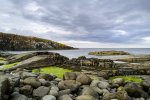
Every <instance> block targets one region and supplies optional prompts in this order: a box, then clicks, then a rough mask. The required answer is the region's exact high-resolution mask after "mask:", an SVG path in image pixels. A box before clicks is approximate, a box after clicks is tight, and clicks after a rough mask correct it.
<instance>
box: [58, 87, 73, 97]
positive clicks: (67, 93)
mask: <svg viewBox="0 0 150 100" xmlns="http://www.w3.org/2000/svg"><path fill="white" fill-rule="evenodd" d="M69 94H71V90H70V89H66V90H61V91H59V92H58V96H59V97H60V96H62V95H69Z"/></svg>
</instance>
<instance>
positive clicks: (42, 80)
mask: <svg viewBox="0 0 150 100" xmlns="http://www.w3.org/2000/svg"><path fill="white" fill-rule="evenodd" d="M39 82H41V84H42V85H43V86H50V85H51V83H50V81H46V80H45V79H39Z"/></svg>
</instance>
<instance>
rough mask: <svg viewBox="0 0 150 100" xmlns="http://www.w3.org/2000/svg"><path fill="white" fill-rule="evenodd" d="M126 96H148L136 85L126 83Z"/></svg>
mask: <svg viewBox="0 0 150 100" xmlns="http://www.w3.org/2000/svg"><path fill="white" fill-rule="evenodd" d="M124 89H125V90H126V91H127V93H128V95H129V96H131V97H137V98H139V97H143V98H148V94H147V93H146V92H144V91H143V90H142V89H141V88H140V87H139V86H138V85H137V84H136V83H127V84H126V85H125V87H124Z"/></svg>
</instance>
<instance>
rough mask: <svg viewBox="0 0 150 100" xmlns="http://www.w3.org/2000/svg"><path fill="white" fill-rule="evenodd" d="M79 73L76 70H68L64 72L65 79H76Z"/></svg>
mask: <svg viewBox="0 0 150 100" xmlns="http://www.w3.org/2000/svg"><path fill="white" fill-rule="evenodd" d="M76 78H77V75H76V73H74V72H66V73H64V79H65V80H76Z"/></svg>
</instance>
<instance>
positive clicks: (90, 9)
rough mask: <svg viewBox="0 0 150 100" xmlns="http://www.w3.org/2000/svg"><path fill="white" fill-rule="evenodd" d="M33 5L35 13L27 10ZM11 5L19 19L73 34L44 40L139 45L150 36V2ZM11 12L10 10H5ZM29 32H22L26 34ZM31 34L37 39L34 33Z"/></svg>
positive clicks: (17, 1)
mask: <svg viewBox="0 0 150 100" xmlns="http://www.w3.org/2000/svg"><path fill="white" fill-rule="evenodd" d="M32 2H34V3H35V4H37V5H38V6H39V7H40V8H39V9H38V10H37V11H35V12H33V13H31V12H29V11H27V10H26V9H25V7H26V6H27V5H28V4H30V3H32ZM7 3H8V4H9V5H12V7H13V8H14V9H15V10H12V11H11V12H12V13H13V14H14V16H16V17H18V16H19V17H21V18H22V19H24V20H29V21H33V22H36V23H39V24H41V23H45V24H46V25H54V26H57V27H60V28H62V29H64V30H66V31H70V32H72V33H73V34H68V35H65V36H63V35H60V36H59V35H58V34H55V33H53V32H47V33H45V37H43V38H49V39H53V40H80V41H93V42H102V43H137V41H139V42H140V41H141V42H142V37H146V36H150V30H148V29H149V27H150V24H149V23H150V0H72V1H70V0H9V1H7ZM0 5H1V4H0ZM11 9H12V8H9V7H8V9H5V10H6V11H8V10H11ZM0 11H2V10H0ZM9 12H10V11H9ZM12 13H10V14H12ZM38 13H42V14H41V15H40V14H39V15H38ZM16 30H19V29H16ZM27 30H28V29H26V30H24V32H23V31H22V30H21V32H22V33H23V34H25V32H27ZM113 30H122V31H125V32H127V35H125V34H119V33H115V32H114V31H113ZM12 32H15V30H12ZM29 33H32V35H34V32H29ZM48 34H49V35H48ZM115 34H118V35H115ZM37 36H39V37H40V35H37Z"/></svg>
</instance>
